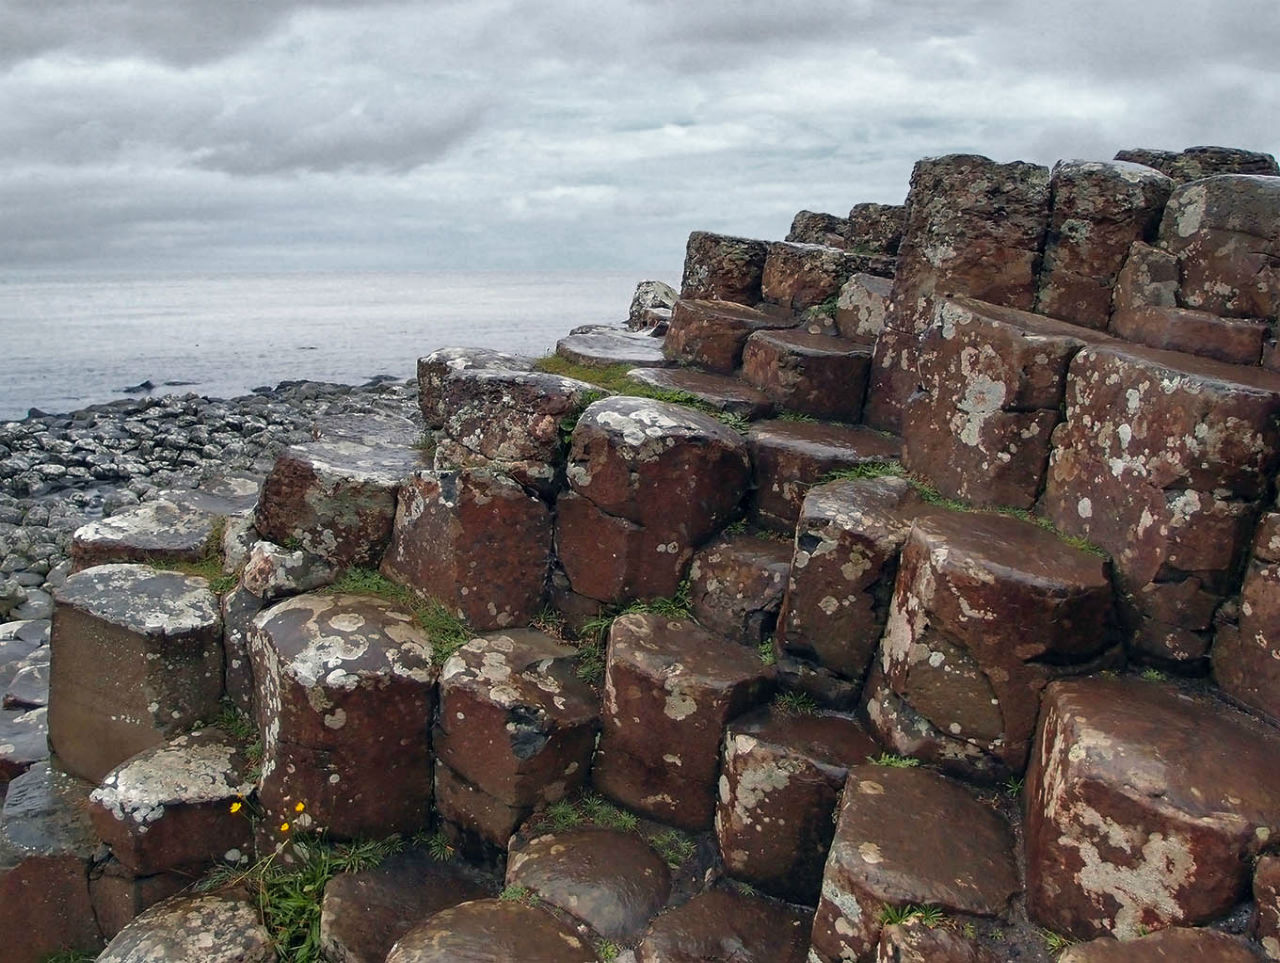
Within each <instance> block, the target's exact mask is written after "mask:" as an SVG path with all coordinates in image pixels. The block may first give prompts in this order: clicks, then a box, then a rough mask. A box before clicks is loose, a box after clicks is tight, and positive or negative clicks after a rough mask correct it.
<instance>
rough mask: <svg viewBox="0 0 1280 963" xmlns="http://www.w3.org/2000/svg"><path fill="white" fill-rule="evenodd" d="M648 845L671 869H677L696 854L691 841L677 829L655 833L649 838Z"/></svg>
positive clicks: (695, 848)
mask: <svg viewBox="0 0 1280 963" xmlns="http://www.w3.org/2000/svg"><path fill="white" fill-rule="evenodd" d="M649 845H650V846H652V847H653V850H654V852H656V853H657V854H658V855H659V856H661V857H662V859H663V860H664V861H665V862H666V864H667V865H668V866H670V867H671V868H672V869H679V868H680V867H681V866H683V865H684V864H685V863H687V862H688V861H689V860H690V859H692V858H693V854H694V853H695V852H697V847H696V846H695V845H694V842H693V840H692V839H690V838H689V837H688V836H687V835H685V834H684V833H682V832H681V831H680V830H678V829H665V830H663V831H662V832H660V833H655V834H654V835H653V836H650V837H649Z"/></svg>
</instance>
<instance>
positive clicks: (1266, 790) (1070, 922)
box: [1024, 679, 1280, 939]
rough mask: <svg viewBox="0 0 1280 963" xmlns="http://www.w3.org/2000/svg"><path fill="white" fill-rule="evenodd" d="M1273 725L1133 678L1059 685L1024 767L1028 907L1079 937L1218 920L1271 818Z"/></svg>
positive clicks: (1243, 881)
mask: <svg viewBox="0 0 1280 963" xmlns="http://www.w3.org/2000/svg"><path fill="white" fill-rule="evenodd" d="M1277 752H1280V735H1277V733H1276V732H1275V731H1274V730H1272V729H1270V728H1269V727H1267V726H1265V725H1262V724H1261V723H1258V722H1256V721H1254V720H1253V719H1251V718H1249V717H1248V716H1245V715H1243V714H1242V713H1239V712H1236V711H1234V710H1232V709H1229V708H1227V707H1226V706H1224V705H1222V704H1221V703H1218V702H1215V701H1213V700H1212V699H1209V698H1205V697H1199V696H1192V695H1187V694H1184V693H1181V692H1179V691H1178V690H1176V689H1173V688H1171V687H1169V686H1167V685H1162V684H1157V683H1151V682H1144V681H1140V680H1134V679H1088V680H1072V681H1064V682H1057V683H1054V684H1053V685H1051V686H1050V687H1049V688H1048V689H1047V690H1046V691H1045V694H1044V708H1043V711H1042V713H1041V716H1040V724H1039V730H1038V733H1037V737H1036V747H1035V751H1034V752H1033V755H1032V763H1031V768H1030V769H1029V770H1028V774H1027V787H1026V791H1025V793H1024V797H1025V800H1026V828H1025V833H1026V856H1027V909H1028V912H1029V913H1030V915H1031V917H1032V919H1033V920H1034V921H1036V922H1038V923H1039V924H1041V925H1043V926H1046V927H1048V928H1049V929H1051V930H1053V931H1055V932H1058V933H1063V934H1066V935H1069V936H1073V937H1076V938H1078V939H1089V938H1092V937H1096V936H1104V935H1107V934H1112V935H1115V936H1117V937H1119V938H1121V939H1133V938H1134V937H1136V936H1139V935H1141V934H1142V933H1144V932H1146V931H1148V930H1151V929H1160V928H1162V927H1166V926H1173V925H1179V924H1188V925H1194V924H1196V923H1201V922H1206V921H1208V920H1212V919H1216V918H1217V917H1219V916H1221V915H1223V914H1224V913H1226V912H1227V911H1228V910H1230V909H1231V907H1232V906H1234V905H1235V904H1236V903H1237V902H1238V901H1239V899H1240V898H1241V896H1242V895H1243V894H1244V893H1245V892H1246V891H1247V889H1248V886H1249V882H1250V875H1251V860H1252V858H1253V856H1254V855H1256V854H1257V853H1259V852H1261V851H1262V850H1263V849H1264V848H1265V847H1266V845H1267V841H1268V840H1269V839H1270V838H1272V837H1274V835H1275V833H1276V830H1277V825H1278V824H1280V771H1278V770H1277V769H1276V767H1275V765H1274V760H1275V758H1276V753H1277Z"/></svg>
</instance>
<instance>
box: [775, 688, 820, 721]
mask: <svg viewBox="0 0 1280 963" xmlns="http://www.w3.org/2000/svg"><path fill="white" fill-rule="evenodd" d="M773 708H774V711H776V712H780V713H781V714H782V715H784V716H811V715H813V714H814V713H815V712H817V711H818V703H817V702H815V701H814V699H813V696H811V695H808V694H807V693H804V692H779V693H778V694H777V695H776V696H774V697H773Z"/></svg>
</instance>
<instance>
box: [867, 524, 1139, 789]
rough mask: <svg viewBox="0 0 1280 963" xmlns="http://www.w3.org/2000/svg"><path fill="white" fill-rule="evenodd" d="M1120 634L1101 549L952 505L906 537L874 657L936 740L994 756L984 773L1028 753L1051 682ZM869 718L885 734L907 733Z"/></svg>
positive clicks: (1093, 662) (977, 772) (1014, 766)
mask: <svg viewBox="0 0 1280 963" xmlns="http://www.w3.org/2000/svg"><path fill="white" fill-rule="evenodd" d="M1117 640H1118V632H1117V631H1116V628H1115V625H1114V609H1113V602H1112V588H1111V579H1110V575H1109V571H1108V565H1107V563H1106V562H1105V561H1104V560H1103V559H1101V558H1099V557H1097V556H1095V555H1091V554H1089V553H1086V552H1083V551H1081V550H1079V549H1076V548H1073V547H1071V546H1069V545H1068V544H1067V543H1066V542H1064V541H1062V540H1061V539H1059V538H1058V537H1057V536H1056V535H1054V534H1052V533H1050V532H1046V531H1045V530H1044V529H1042V528H1040V527H1039V526H1038V525H1034V524H1031V523H1030V522H1025V521H1021V520H1019V519H1015V518H1009V517H1006V516H1003V515H976V514H966V513H960V512H946V513H935V514H930V515H926V516H922V517H920V518H917V519H916V521H915V524H914V525H913V526H912V529H911V533H910V535H909V536H908V537H907V540H906V543H905V545H904V546H903V550H902V562H901V567H900V568H899V571H898V579H897V584H896V585H895V587H894V595H893V604H892V606H891V608H890V613H889V621H888V625H887V626H886V629H885V633H884V640H883V642H882V643H881V648H880V657H879V661H880V668H881V670H882V671H883V673H884V677H885V679H886V681H887V684H888V686H889V688H890V689H891V690H892V691H893V693H894V694H896V695H897V696H898V698H900V699H901V700H902V701H903V702H904V703H905V704H906V705H907V706H908V707H909V708H910V709H911V710H912V711H913V712H914V713H916V714H918V715H919V716H921V717H922V718H923V719H925V720H926V721H927V722H928V723H929V724H930V725H931V726H932V727H933V729H934V730H935V731H936V733H937V736H938V737H939V739H940V741H941V742H943V743H946V742H955V743H968V744H969V745H970V746H973V747H975V748H977V749H978V750H979V751H980V752H981V753H982V754H983V755H984V756H986V757H988V758H989V759H990V760H991V763H992V769H990V770H988V769H987V768H986V767H985V766H978V767H974V768H973V769H972V770H970V771H969V772H968V773H967V774H968V775H971V776H974V777H982V778H989V777H990V776H991V774H992V772H994V773H995V774H996V775H1001V774H1003V775H1008V774H1010V773H1017V772H1020V771H1021V770H1022V768H1023V766H1024V765H1025V763H1026V758H1027V753H1028V751H1029V749H1030V745H1031V738H1032V735H1033V734H1034V730H1035V723H1036V715H1037V713H1038V712H1039V707H1040V693H1041V691H1042V690H1043V688H1044V686H1045V685H1046V684H1047V683H1048V682H1049V681H1050V680H1052V679H1053V678H1054V677H1055V676H1056V675H1060V674H1067V673H1072V674H1074V673H1079V672H1084V671H1088V670H1089V669H1091V668H1097V662H1098V660H1099V659H1100V658H1102V657H1104V656H1105V655H1106V654H1107V653H1108V650H1112V649H1114V644H1115V642H1116V641H1117ZM872 719H873V723H874V724H875V725H876V727H877V729H878V731H879V732H880V735H881V738H883V739H884V740H885V741H886V742H887V743H888V744H890V745H897V744H898V742H899V740H907V739H910V738H912V734H911V733H910V732H898V731H897V727H896V726H895V724H894V721H893V720H892V719H891V718H888V717H881V718H877V714H876V713H875V712H872ZM899 748H903V747H899ZM917 751H918V750H917ZM925 755H926V757H929V758H932V761H935V762H939V763H946V764H947V765H948V766H949V767H951V768H955V769H959V770H960V771H964V769H965V767H964V765H963V763H962V762H961V761H960V760H958V759H947V758H945V757H930V755H929V754H928V753H925Z"/></svg>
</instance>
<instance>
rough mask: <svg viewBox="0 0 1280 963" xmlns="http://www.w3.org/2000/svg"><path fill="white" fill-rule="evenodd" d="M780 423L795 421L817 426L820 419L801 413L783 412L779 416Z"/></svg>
mask: <svg viewBox="0 0 1280 963" xmlns="http://www.w3.org/2000/svg"><path fill="white" fill-rule="evenodd" d="M778 420H779V421H795V422H799V423H801V424H807V425H811V424H816V423H817V421H818V419H817V418H815V417H813V415H806V414H805V413H804V412H801V411H783V412H779V414H778Z"/></svg>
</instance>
